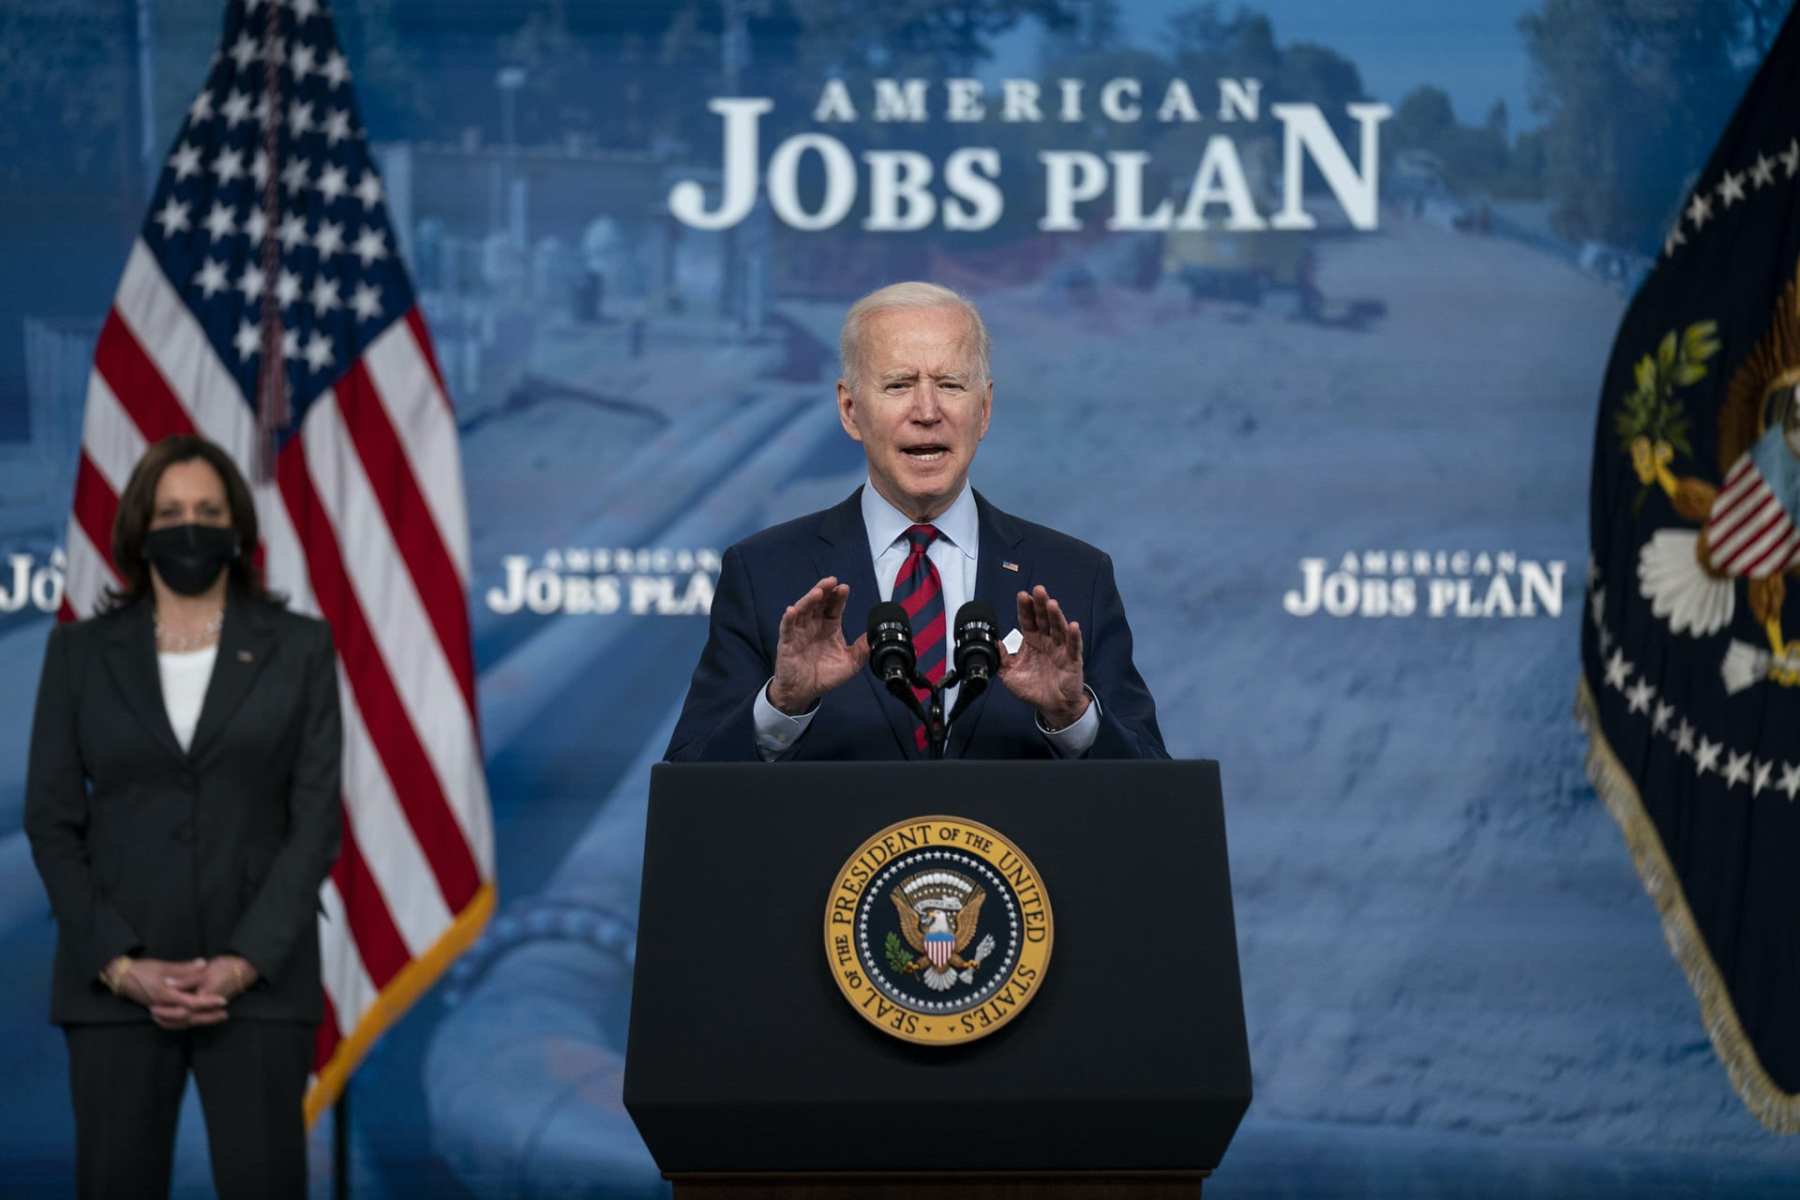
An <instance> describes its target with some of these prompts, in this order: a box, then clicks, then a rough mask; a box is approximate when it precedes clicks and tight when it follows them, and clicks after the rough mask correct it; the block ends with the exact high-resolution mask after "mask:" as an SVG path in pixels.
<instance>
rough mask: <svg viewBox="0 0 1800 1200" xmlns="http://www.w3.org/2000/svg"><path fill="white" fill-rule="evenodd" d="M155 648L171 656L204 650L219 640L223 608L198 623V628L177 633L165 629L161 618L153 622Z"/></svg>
mask: <svg viewBox="0 0 1800 1200" xmlns="http://www.w3.org/2000/svg"><path fill="white" fill-rule="evenodd" d="M155 626H156V646H157V649H159V650H166V651H168V652H169V653H171V654H182V653H185V652H187V651H190V650H204V649H206V648H207V647H208V646H210V645H212V644H213V643H214V642H216V641H218V640H219V630H221V629H223V628H224V627H225V609H224V607H223V606H221V607H220V608H219V610H218V611H217V612H215V613H213V614H212V616H210V617H208V618H206V620H205V621H203V622H201V623H200V626H199V628H197V629H190V630H182V631H177V630H173V629H168V628H165V627H164V625H163V623H162V616H161V615H160V614H159V615H158V616H157V617H156V620H155Z"/></svg>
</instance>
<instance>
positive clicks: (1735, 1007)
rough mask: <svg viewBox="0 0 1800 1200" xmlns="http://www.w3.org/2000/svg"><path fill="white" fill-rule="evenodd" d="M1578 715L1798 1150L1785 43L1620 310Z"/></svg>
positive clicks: (1795, 512)
mask: <svg viewBox="0 0 1800 1200" xmlns="http://www.w3.org/2000/svg"><path fill="white" fill-rule="evenodd" d="M1590 520H1591V525H1592V545H1593V556H1592V562H1591V564H1590V570H1589V579H1588V598H1587V606H1586V611H1585V615H1584V620H1583V622H1582V642H1581V659H1582V678H1581V682H1580V685H1579V695H1578V701H1577V708H1578V711H1579V714H1580V716H1581V718H1582V720H1583V723H1584V724H1585V725H1586V726H1587V729H1588V734H1589V742H1588V767H1589V774H1590V775H1591V777H1592V778H1593V780H1594V783H1595V786H1596V788H1597V790H1598V791H1599V793H1600V795H1601V797H1602V798H1603V799H1604V800H1605V802H1606V804H1607V807H1608V808H1609V809H1610V810H1611V812H1612V814H1613V816H1614V817H1615V818H1616V819H1617V821H1618V823H1619V825H1620V827H1621V829H1622V830H1623V831H1624V834H1625V840H1626V843H1627V845H1628V846H1629V848H1630V851H1631V854H1632V857H1633V859H1634V860H1635V862H1636V865H1637V869H1638V872H1639V875H1640V876H1641V877H1642V879H1643V882H1644V886H1645V887H1646V889H1647V890H1648V891H1649V893H1650V895H1651V897H1652V899H1653V900H1654V901H1655V903H1656V906H1657V908H1658V910H1659V911H1660V913H1661V916H1662V922H1663V931H1664V933H1665V935H1666V936H1667V939H1668V942H1669V945H1670V947H1671V948H1672V949H1673V951H1674V953H1675V956H1676V958H1677V960H1678V961H1679V962H1680V964H1681V966H1682V968H1683V970H1684V971H1685V972H1686V974H1687V978H1688V981H1689V983H1690V984H1691V985H1692V987H1693V990H1694V994H1695V997H1696V999H1697V1000H1698V1002H1699V1010H1700V1017H1701V1020H1702V1021H1703V1022H1704V1024H1705V1027H1706V1031H1707V1033H1708V1035H1709V1036H1710V1037H1711V1039H1712V1044H1713V1047H1714V1049H1715V1050H1716V1051H1717V1053H1718V1056H1719V1059H1720V1060H1721V1062H1722V1063H1723V1064H1724V1066H1725V1069H1726V1071H1727V1072H1728V1073H1729V1075H1730V1078H1731V1081H1732V1083H1733V1085H1734V1086H1735V1087H1736V1089H1737V1092H1738V1094H1739V1095H1740V1096H1741V1097H1742V1098H1743V1100H1744V1102H1745V1104H1747V1105H1748V1106H1749V1107H1750V1109H1751V1110H1752V1111H1753V1112H1754V1113H1755V1114H1756V1115H1757V1117H1758V1118H1759V1119H1760V1120H1761V1121H1762V1122H1763V1123H1764V1124H1765V1125H1767V1126H1768V1127H1769V1128H1770V1129H1773V1130H1777V1131H1780V1132H1784V1133H1795V1132H1800V598H1797V600H1796V603H1795V604H1789V603H1787V587H1788V580H1789V579H1792V578H1796V575H1797V573H1800V533H1797V532H1796V528H1797V525H1800V21H1797V20H1796V18H1794V17H1790V18H1789V20H1788V22H1787V24H1786V26H1785V27H1784V28H1783V30H1782V31H1781V34H1780V36H1779V37H1778V39H1777V40H1776V43H1775V45H1774V47H1773V48H1772V49H1771V51H1770V52H1769V56H1768V59H1767V61H1766V62H1764V63H1763V65H1762V68H1761V70H1760V71H1759V72H1758V73H1757V75H1756V77H1755V79H1754V80H1753V81H1752V82H1751V85H1750V88H1749V91H1748V92H1747V93H1746V95H1745V97H1744V99H1743V101H1742V103H1741V104H1740V106H1739V108H1738V111H1737V113H1736V115H1735V116H1734V117H1733V118H1732V121H1731V124H1730V125H1729V126H1728V127H1727V129H1726V131H1725V134H1724V137H1723V138H1722V139H1721V140H1720V142H1719V145H1718V147H1717V149H1715V150H1714V151H1713V154H1712V158H1711V160H1710V161H1709V162H1708V163H1707V164H1706V166H1705V169H1704V170H1703V171H1701V172H1700V174H1699V176H1698V177H1697V180H1696V182H1695V184H1694V187H1693V190H1692V192H1691V193H1690V194H1689V195H1687V196H1686V197H1685V198H1684V200H1683V203H1682V207H1681V210H1680V213H1679V215H1678V217H1677V218H1676V220H1675V223H1674V225H1673V227H1672V228H1671V229H1670V231H1669V233H1668V237H1667V239H1666V240H1665V241H1664V243H1663V246H1662V254H1661V256H1660V258H1659V259H1658V261H1657V264H1656V266H1655V269H1654V270H1653V271H1652V272H1651V274H1650V275H1649V277H1648V278H1647V279H1646V280H1645V282H1644V284H1643V287H1642V288H1641V289H1640V290H1639V292H1638V294H1637V297H1636V298H1635V299H1634V300H1633V302H1632V304H1631V307H1630V308H1629V310H1628V311H1627V312H1626V315H1625V319H1624V322H1623V324H1622V325H1621V326H1620V329H1619V334H1618V339H1617V341H1616V342H1615V344H1614V346H1613V353H1612V360H1611V362H1610V364H1609V365H1608V367H1607V372H1606V378H1605V383H1604V391H1603V392H1602V395H1601V403H1600V422H1599V430H1598V434H1597V438H1596V442H1595V447H1594V473H1593V489H1592V507H1591V513H1590Z"/></svg>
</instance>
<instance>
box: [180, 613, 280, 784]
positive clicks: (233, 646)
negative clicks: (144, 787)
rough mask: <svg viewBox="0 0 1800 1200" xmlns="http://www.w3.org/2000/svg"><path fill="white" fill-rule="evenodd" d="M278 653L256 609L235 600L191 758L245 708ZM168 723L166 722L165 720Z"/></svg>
mask: <svg viewBox="0 0 1800 1200" xmlns="http://www.w3.org/2000/svg"><path fill="white" fill-rule="evenodd" d="M274 653H275V637H274V634H273V633H271V632H270V630H269V627H268V624H267V622H266V621H265V620H264V619H263V616H262V614H261V613H259V612H257V611H256V609H255V607H254V606H252V605H249V604H243V603H240V602H238V601H237V600H236V599H232V600H230V601H228V602H227V603H226V606H225V624H224V625H223V626H222V627H221V628H220V630H219V653H218V656H217V657H216V658H215V659H214V660H213V669H212V678H211V679H210V680H209V681H208V682H207V685H206V700H205V702H204V703H203V704H202V705H201V707H200V721H199V723H198V724H197V725H195V726H194V739H193V741H192V742H190V743H189V744H188V756H189V757H191V758H196V759H197V758H199V757H200V756H201V755H202V754H203V753H205V751H206V748H207V746H208V745H210V744H211V743H212V741H213V740H214V739H216V738H217V737H218V736H219V734H220V733H221V732H222V731H223V730H224V728H225V726H226V725H228V724H229V723H230V722H231V718H232V716H233V715H234V714H235V713H236V712H237V711H238V709H239V708H240V707H242V706H243V702H244V697H245V696H246V695H248V694H249V692H250V685H251V684H253V683H255V682H256V678H257V676H258V675H260V674H262V669H263V667H264V666H266V665H267V664H268V661H269V659H270V658H271V657H272V656H273V655H274ZM165 723H166V721H165Z"/></svg>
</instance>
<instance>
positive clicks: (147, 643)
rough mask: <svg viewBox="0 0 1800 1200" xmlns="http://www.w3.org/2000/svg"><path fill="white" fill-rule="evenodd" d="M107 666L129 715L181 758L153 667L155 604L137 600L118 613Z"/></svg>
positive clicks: (156, 673)
mask: <svg viewBox="0 0 1800 1200" xmlns="http://www.w3.org/2000/svg"><path fill="white" fill-rule="evenodd" d="M106 669H107V671H108V672H109V673H110V674H111V675H112V678H113V684H114V685H115V686H116V687H117V688H118V689H119V696H120V698H121V699H123V700H124V702H125V707H127V708H129V709H130V710H131V714H132V716H134V717H136V718H137V720H138V723H139V724H141V725H142V726H143V727H144V731H145V732H146V733H148V734H150V735H151V736H152V737H154V738H155V739H156V740H157V742H158V743H160V744H161V745H162V746H163V748H164V749H166V750H167V751H168V752H169V753H170V754H173V755H175V756H176V757H180V755H181V743H180V742H177V741H176V740H175V730H174V728H173V727H172V726H171V725H170V724H169V710H168V708H167V706H166V705H165V704H164V703H163V694H162V676H161V675H160V674H159V673H158V672H157V669H156V627H155V624H154V606H153V605H152V604H151V603H150V601H149V600H140V601H138V602H137V603H136V604H134V605H132V606H131V608H130V609H129V610H127V611H126V612H124V613H121V614H120V618H119V620H118V622H117V623H116V624H115V625H114V626H113V628H112V630H111V635H110V637H109V638H108V640H107V646H106Z"/></svg>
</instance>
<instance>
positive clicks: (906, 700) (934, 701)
mask: <svg viewBox="0 0 1800 1200" xmlns="http://www.w3.org/2000/svg"><path fill="white" fill-rule="evenodd" d="M884 682H885V683H886V684H887V689H888V691H890V692H892V693H893V695H894V697H895V698H896V699H898V700H899V701H900V703H902V704H904V705H906V707H907V709H908V710H909V711H911V713H912V715H913V716H914V717H916V718H918V720H919V723H920V724H921V725H923V726H925V752H926V755H927V756H928V757H929V758H931V759H933V760H934V761H935V760H938V759H942V758H943V757H944V745H945V743H947V742H948V741H949V740H950V723H951V722H952V721H954V720H956V718H957V717H960V716H961V715H962V712H963V710H964V709H965V708H967V707H968V706H969V704H970V702H971V701H973V700H974V699H975V698H976V697H977V696H979V695H981V693H982V692H984V691H986V690H987V685H988V677H987V675H985V674H979V675H971V676H970V677H969V678H968V679H967V680H964V679H963V677H962V676H961V675H959V674H957V673H956V672H955V671H954V670H953V671H951V672H950V673H949V674H947V675H945V676H944V677H943V678H942V679H940V680H938V682H936V683H933V682H931V680H929V679H927V678H925V676H923V675H920V674H917V673H916V672H915V673H914V675H913V677H912V679H910V680H907V679H905V678H902V677H901V676H900V675H899V674H898V673H896V674H893V675H889V676H887V677H885V679H884ZM959 683H961V684H963V690H962V692H961V694H959V695H958V696H957V697H956V707H955V708H954V709H952V710H951V712H950V716H949V719H948V720H946V719H945V717H944V693H945V692H946V691H948V690H950V689H951V688H953V687H955V686H956V685H957V684H959ZM914 689H917V690H916V691H915V690H914ZM919 692H924V693H925V694H926V698H925V702H924V703H923V704H921V703H920V702H919V695H918V693H919Z"/></svg>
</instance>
